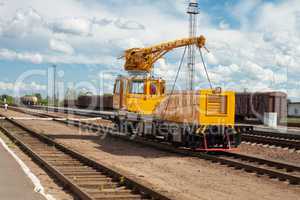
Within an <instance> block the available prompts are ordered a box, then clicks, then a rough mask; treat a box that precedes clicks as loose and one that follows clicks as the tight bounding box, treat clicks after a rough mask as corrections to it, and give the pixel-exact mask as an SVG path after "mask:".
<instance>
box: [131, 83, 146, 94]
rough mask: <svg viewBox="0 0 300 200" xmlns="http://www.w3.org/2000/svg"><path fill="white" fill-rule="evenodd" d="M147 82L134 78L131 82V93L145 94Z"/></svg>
mask: <svg viewBox="0 0 300 200" xmlns="http://www.w3.org/2000/svg"><path fill="white" fill-rule="evenodd" d="M144 91H145V83H144V81H143V80H134V81H132V82H131V84H130V88H129V93H131V94H144Z"/></svg>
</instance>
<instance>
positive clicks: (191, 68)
mask: <svg viewBox="0 0 300 200" xmlns="http://www.w3.org/2000/svg"><path fill="white" fill-rule="evenodd" d="M187 13H188V15H189V36H190V37H191V38H192V37H196V33H197V15H198V14H199V8H198V2H197V0H190V2H189V6H188V9H187ZM187 65H188V66H187V67H188V72H189V80H188V87H189V89H190V90H194V76H195V45H189V46H188V62H187Z"/></svg>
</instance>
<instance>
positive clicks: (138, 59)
mask: <svg viewBox="0 0 300 200" xmlns="http://www.w3.org/2000/svg"><path fill="white" fill-rule="evenodd" d="M189 45H196V46H197V47H199V48H202V47H204V46H205V37H204V36H202V35H201V36H199V37H191V38H185V39H179V40H174V41H170V42H165V43H161V44H158V45H154V46H150V47H146V48H132V49H128V50H126V51H125V55H124V57H125V60H126V61H125V66H124V68H125V70H126V71H139V72H150V71H151V70H152V68H153V64H154V63H155V62H156V61H157V60H158V59H160V58H161V57H162V56H163V55H165V54H166V53H168V52H169V51H171V50H173V49H175V48H179V47H184V46H189Z"/></svg>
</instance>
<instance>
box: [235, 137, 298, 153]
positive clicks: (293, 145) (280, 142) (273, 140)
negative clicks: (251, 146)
mask: <svg viewBox="0 0 300 200" xmlns="http://www.w3.org/2000/svg"><path fill="white" fill-rule="evenodd" d="M274 135H276V133H275V134H274ZM241 138H242V141H246V142H251V143H261V144H268V145H275V146H280V147H288V148H290V149H296V150H299V149H300V140H290V139H285V138H277V137H275V136H272V137H271V136H262V135H258V134H248V133H242V135H241Z"/></svg>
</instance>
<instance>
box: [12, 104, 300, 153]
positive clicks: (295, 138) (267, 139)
mask: <svg viewBox="0 0 300 200" xmlns="http://www.w3.org/2000/svg"><path fill="white" fill-rule="evenodd" d="M13 109H14V110H18V111H21V112H25V113H28V112H26V111H24V110H23V109H20V108H13ZM35 109H37V108H35ZM56 111H57V112H60V111H59V110H56ZM75 114H76V113H75ZM36 115H38V116H40V117H47V116H48V117H53V115H49V114H45V113H39V114H36ZM85 116H87V115H85ZM91 116H94V115H91ZM54 120H55V119H54ZM241 139H242V141H245V142H251V143H261V144H268V145H275V146H280V147H288V148H290V149H296V150H299V149H300V134H299V135H297V134H290V133H278V132H276V133H274V132H267V131H258V130H252V131H246V132H244V133H242V134H241Z"/></svg>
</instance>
